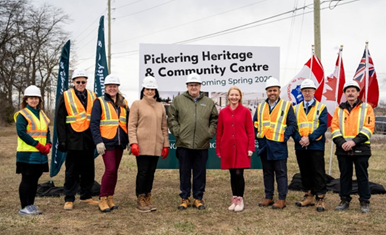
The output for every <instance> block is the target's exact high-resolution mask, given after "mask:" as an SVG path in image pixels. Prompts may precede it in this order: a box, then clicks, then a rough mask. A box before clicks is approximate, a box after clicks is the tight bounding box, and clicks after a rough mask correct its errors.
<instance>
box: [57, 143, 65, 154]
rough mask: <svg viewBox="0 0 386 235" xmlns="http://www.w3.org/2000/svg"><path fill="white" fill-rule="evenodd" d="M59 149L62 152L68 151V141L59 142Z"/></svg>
mask: <svg viewBox="0 0 386 235" xmlns="http://www.w3.org/2000/svg"><path fill="white" fill-rule="evenodd" d="M58 149H59V151H60V152H62V153H65V152H67V147H66V142H59V145H58Z"/></svg>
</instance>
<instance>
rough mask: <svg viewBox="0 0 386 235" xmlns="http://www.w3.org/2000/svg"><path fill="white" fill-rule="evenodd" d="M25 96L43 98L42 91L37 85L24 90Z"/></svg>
mask: <svg viewBox="0 0 386 235" xmlns="http://www.w3.org/2000/svg"><path fill="white" fill-rule="evenodd" d="M24 96H36V97H42V95H41V93H40V89H39V88H38V87H37V86H35V85H31V86H29V87H27V88H26V89H25V90H24Z"/></svg>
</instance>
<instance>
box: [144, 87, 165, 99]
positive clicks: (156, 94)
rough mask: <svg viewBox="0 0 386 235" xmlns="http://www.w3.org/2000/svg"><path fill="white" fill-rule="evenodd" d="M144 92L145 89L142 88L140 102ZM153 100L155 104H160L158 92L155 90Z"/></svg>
mask: <svg viewBox="0 0 386 235" xmlns="http://www.w3.org/2000/svg"><path fill="white" fill-rule="evenodd" d="M144 90H145V87H144V88H142V90H141V96H140V99H141V100H142V98H143V91H144ZM154 99H155V101H157V102H161V98H160V97H159V93H158V90H157V89H155V96H154Z"/></svg>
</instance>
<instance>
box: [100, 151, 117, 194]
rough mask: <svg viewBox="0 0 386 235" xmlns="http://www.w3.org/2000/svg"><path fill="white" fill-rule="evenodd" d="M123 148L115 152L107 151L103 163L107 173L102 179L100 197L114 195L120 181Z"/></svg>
mask: <svg viewBox="0 0 386 235" xmlns="http://www.w3.org/2000/svg"><path fill="white" fill-rule="evenodd" d="M122 153H123V149H122V148H115V149H114V150H106V152H105V154H104V155H103V162H104V163H105V173H104V174H103V177H102V182H101V192H100V194H99V196H100V197H107V196H112V195H114V191H115V185H117V180H118V167H119V164H120V163H121V159H122Z"/></svg>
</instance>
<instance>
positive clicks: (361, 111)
mask: <svg viewBox="0 0 386 235" xmlns="http://www.w3.org/2000/svg"><path fill="white" fill-rule="evenodd" d="M343 92H344V95H345V96H346V99H347V101H346V102H343V103H341V104H340V105H339V106H338V107H336V109H335V112H334V116H333V118H332V121H331V137H332V140H333V141H334V143H335V144H336V151H335V154H336V155H337V157H338V163H339V171H340V192H339V196H340V200H341V201H340V203H339V205H338V206H337V207H336V208H335V210H337V211H343V210H347V209H348V208H349V205H350V201H351V196H350V194H351V188H352V175H353V165H355V175H356V178H357V181H358V194H359V202H360V207H361V212H362V213H369V212H370V197H371V191H370V183H369V174H368V172H367V168H368V167H369V159H370V157H371V148H370V138H371V136H372V135H373V132H374V126H375V117H374V110H373V108H372V107H371V105H370V104H368V103H364V102H362V100H360V99H359V98H358V97H359V92H360V87H359V84H358V83H357V82H356V81H355V80H349V81H347V82H346V83H345V84H344V86H343Z"/></svg>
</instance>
